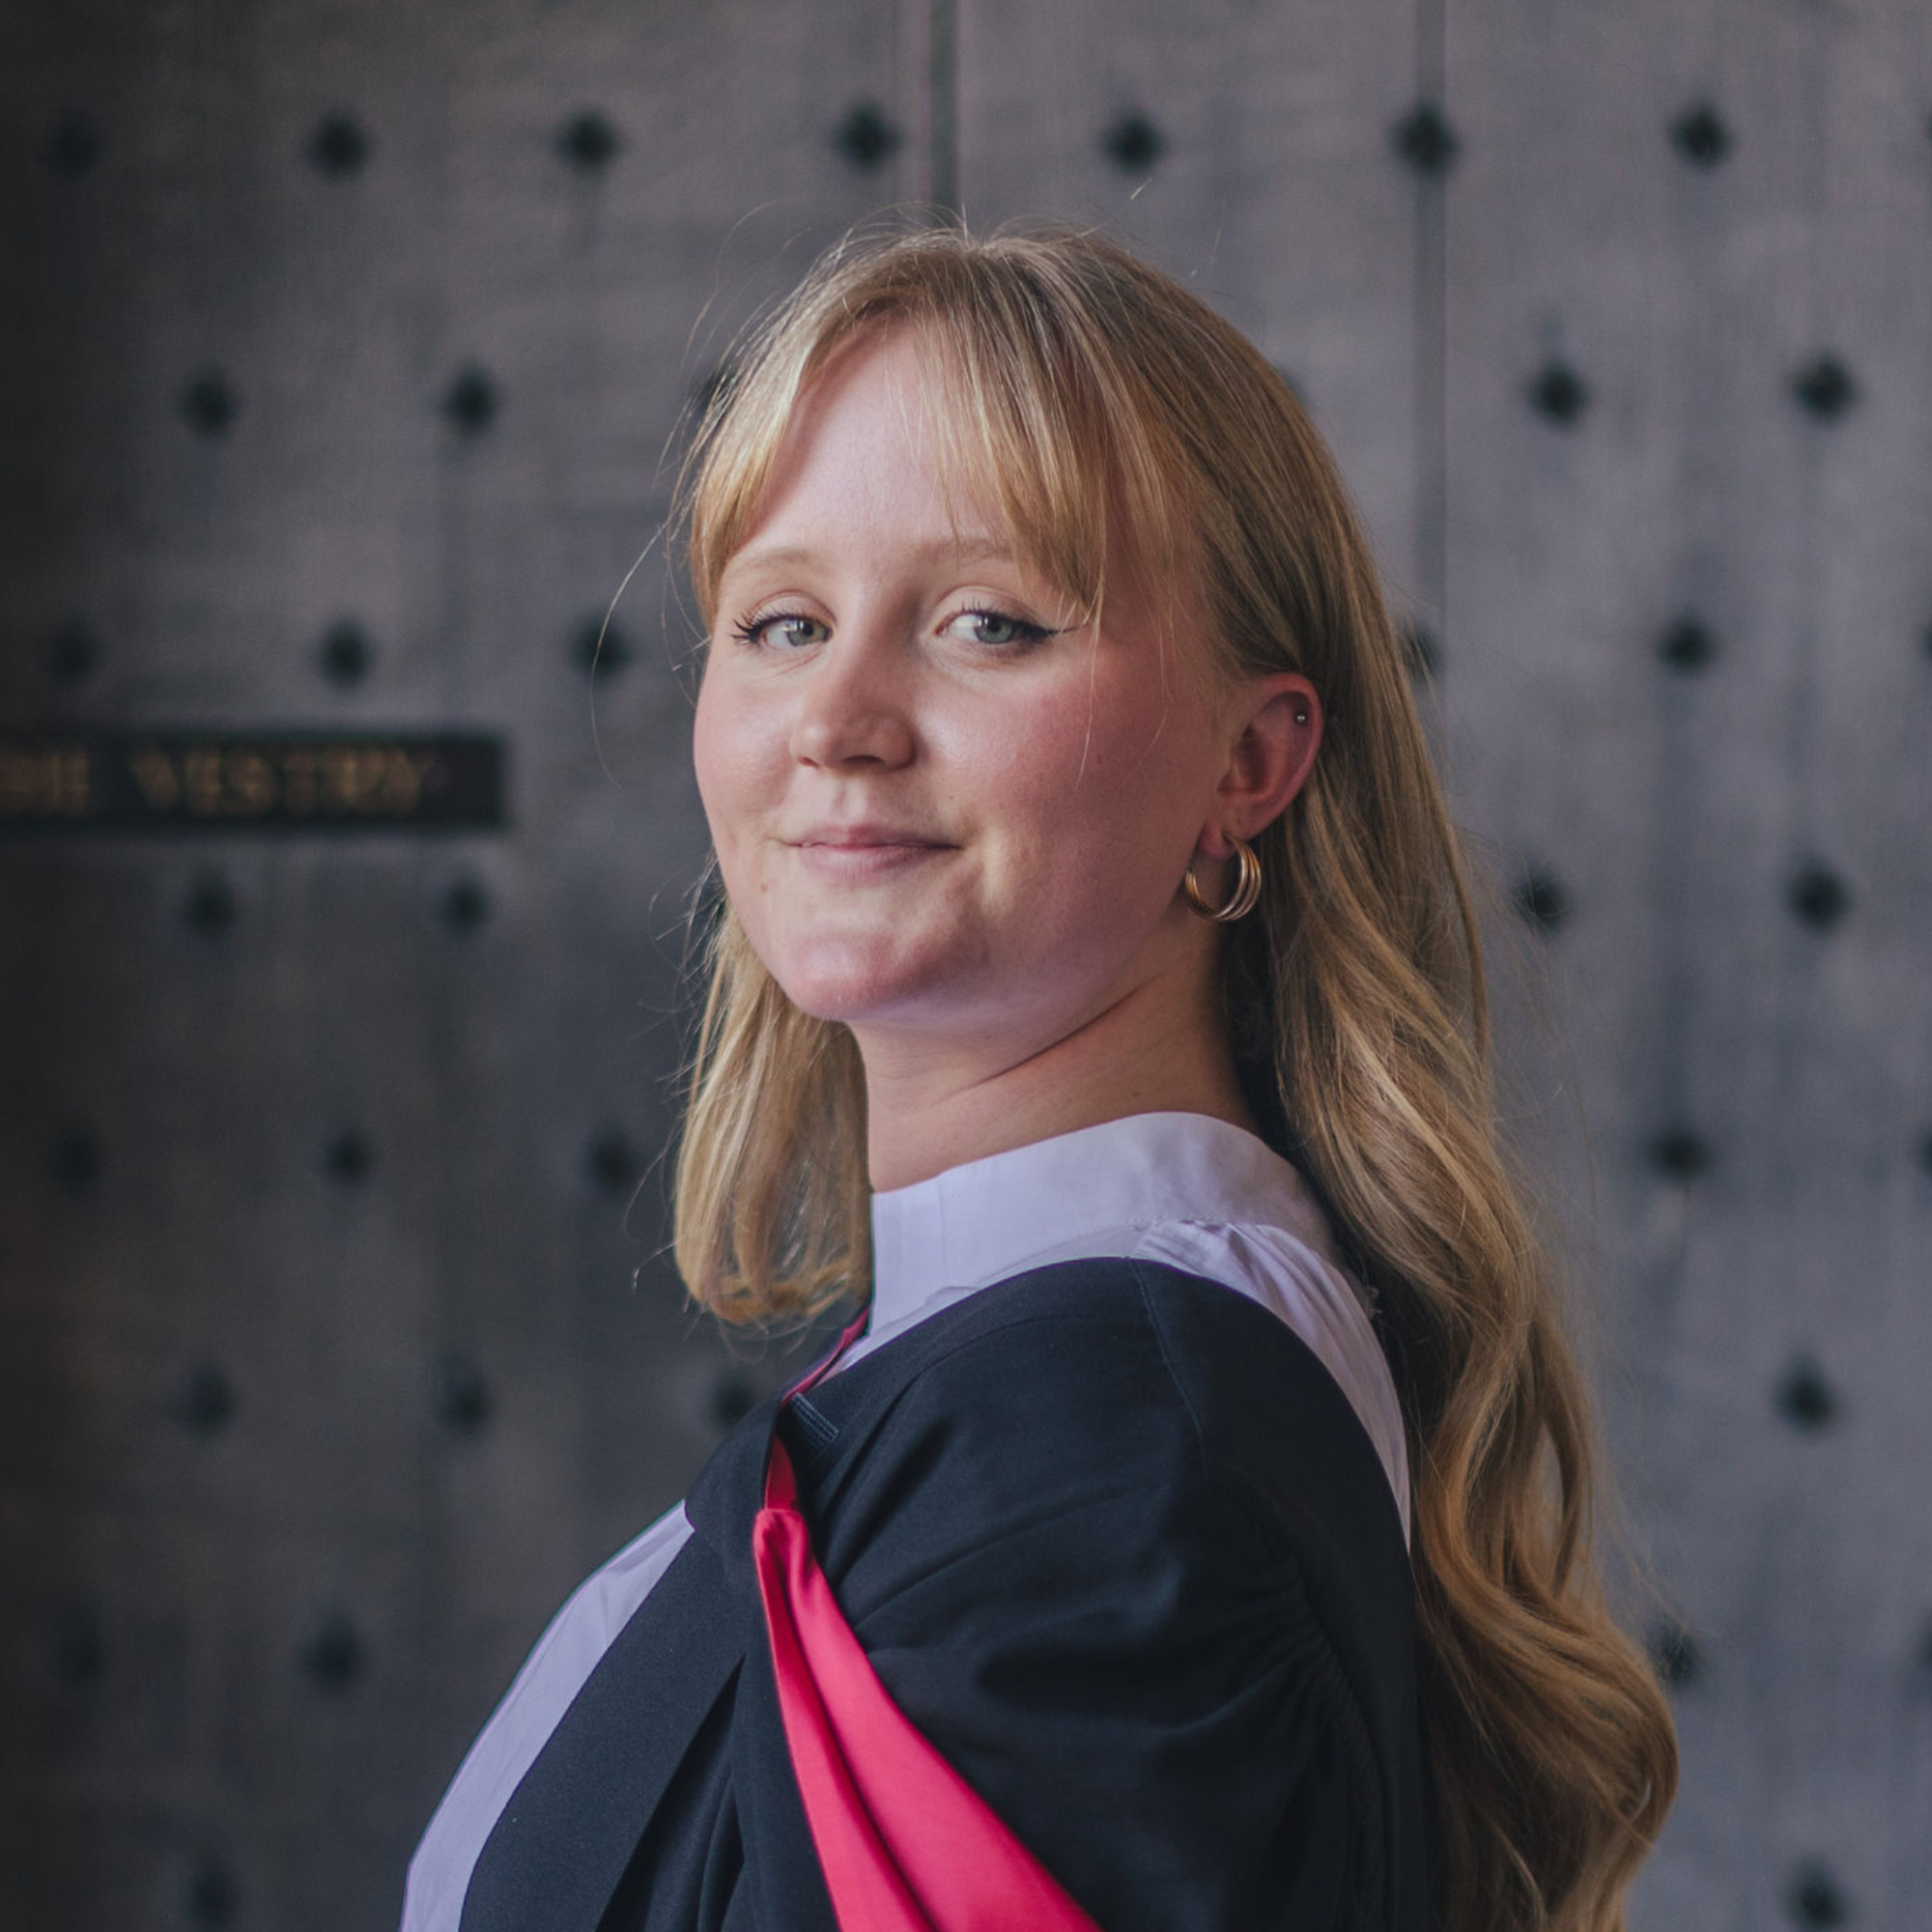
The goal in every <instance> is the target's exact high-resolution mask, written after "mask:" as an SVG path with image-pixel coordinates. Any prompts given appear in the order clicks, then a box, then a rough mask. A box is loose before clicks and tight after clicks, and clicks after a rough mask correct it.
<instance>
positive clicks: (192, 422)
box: [181, 367, 241, 437]
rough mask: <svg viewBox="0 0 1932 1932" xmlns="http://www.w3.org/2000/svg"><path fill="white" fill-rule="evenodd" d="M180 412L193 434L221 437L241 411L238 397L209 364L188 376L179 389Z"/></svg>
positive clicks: (222, 376) (226, 380)
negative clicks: (183, 385) (198, 372)
mask: <svg viewBox="0 0 1932 1932" xmlns="http://www.w3.org/2000/svg"><path fill="white" fill-rule="evenodd" d="M181 413H182V420H183V421H184V422H185V423H186V424H187V426H188V428H189V429H191V430H193V431H194V433H195V434H196V435H197V436H206V437H217V436H223V435H225V434H226V433H227V431H228V429H229V426H230V425H231V424H232V423H233V422H234V420H235V418H236V417H237V416H238V415H240V414H241V397H240V396H239V395H238V394H237V393H236V390H235V385H234V384H232V383H231V382H229V380H228V378H227V377H226V376H224V375H223V374H222V373H221V371H220V370H219V369H216V368H213V367H210V368H207V369H204V370H202V371H201V373H200V374H199V375H197V376H194V377H191V378H190V379H189V380H188V382H187V384H186V385H185V387H184V388H183V390H182V392H181Z"/></svg>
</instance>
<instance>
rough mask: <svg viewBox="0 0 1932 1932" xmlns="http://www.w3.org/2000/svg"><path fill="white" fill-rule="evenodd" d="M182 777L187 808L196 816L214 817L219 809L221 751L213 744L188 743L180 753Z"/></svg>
mask: <svg viewBox="0 0 1932 1932" xmlns="http://www.w3.org/2000/svg"><path fill="white" fill-rule="evenodd" d="M182 778H183V781H184V782H185V785H186V787H187V809H188V810H190V811H191V812H193V813H194V815H195V816H196V817H197V818H213V817H215V816H216V815H217V814H218V813H219V812H220V810H221V753H219V752H218V751H216V750H215V748H214V747H213V745H190V746H189V747H188V749H187V750H186V751H185V752H184V753H182Z"/></svg>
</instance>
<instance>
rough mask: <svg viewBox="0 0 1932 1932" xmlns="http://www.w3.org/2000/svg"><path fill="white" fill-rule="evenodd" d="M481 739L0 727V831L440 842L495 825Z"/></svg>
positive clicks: (496, 784) (495, 771)
mask: <svg viewBox="0 0 1932 1932" xmlns="http://www.w3.org/2000/svg"><path fill="white" fill-rule="evenodd" d="M503 763H504V746H503V741H502V739H501V738H500V737H497V735H495V734H494V733H476V732H438V733H427V734H421V735H418V734H415V733H407V732H394V731H179V730H170V731H130V732H125V733H123V732H116V733H102V732H98V731H79V730H76V731H61V730H50V729H45V728H36V729H33V730H26V731H10V730H7V729H5V728H0V832H141V831H157V832H187V831H195V832H239V831H262V832H384V831H389V832H404V831H421V832H445V831H448V832H454V831H472V832H473V831H497V830H499V829H500V828H501V827H502V825H503V823H504V802H503Z"/></svg>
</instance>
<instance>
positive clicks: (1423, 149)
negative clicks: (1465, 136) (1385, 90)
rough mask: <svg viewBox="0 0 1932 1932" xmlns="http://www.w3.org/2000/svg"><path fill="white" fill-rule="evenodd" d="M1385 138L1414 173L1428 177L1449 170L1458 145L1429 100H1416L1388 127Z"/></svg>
mask: <svg viewBox="0 0 1932 1932" xmlns="http://www.w3.org/2000/svg"><path fill="white" fill-rule="evenodd" d="M1389 139H1390V140H1391V141H1392V142H1394V144H1395V151H1396V153H1397V154H1399V155H1400V156H1402V157H1403V159H1404V160H1406V162H1407V163H1408V164H1409V166H1410V167H1412V168H1413V169H1414V170H1415V172H1416V173H1417V174H1419V175H1424V176H1427V177H1429V178H1430V179H1432V180H1433V179H1435V178H1437V177H1440V176H1442V175H1446V174H1447V173H1448V172H1449V170H1450V168H1451V167H1452V166H1453V165H1454V163H1455V160H1456V152H1457V150H1458V149H1459V148H1460V147H1461V146H1462V143H1461V142H1460V141H1459V140H1458V139H1457V137H1456V130H1455V128H1452V127H1451V126H1450V125H1449V123H1448V120H1447V119H1446V118H1445V116H1444V115H1443V112H1442V110H1441V108H1440V107H1438V106H1437V105H1436V104H1435V101H1433V100H1418V101H1417V102H1416V103H1415V105H1414V106H1413V107H1411V108H1410V109H1409V110H1408V112H1407V113H1406V114H1405V115H1404V116H1403V117H1402V119H1401V120H1400V121H1398V122H1397V123H1396V124H1395V126H1394V127H1393V128H1390V129H1389Z"/></svg>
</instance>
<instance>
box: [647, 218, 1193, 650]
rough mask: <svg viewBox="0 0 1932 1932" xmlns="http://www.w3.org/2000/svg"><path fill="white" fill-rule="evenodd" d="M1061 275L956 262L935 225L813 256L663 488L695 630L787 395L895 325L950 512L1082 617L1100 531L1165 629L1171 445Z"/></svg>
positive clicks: (1012, 263)
mask: <svg viewBox="0 0 1932 1932" xmlns="http://www.w3.org/2000/svg"><path fill="white" fill-rule="evenodd" d="M922 239H924V240H926V241H927V245H925V246H921V245H920V241H921V240H922ZM1066 268H1067V265H1066V264H1065V261H1064V260H1062V259H1059V258H1058V257H1057V256H1056V255H1055V253H1054V252H1053V251H1052V250H1051V249H1050V248H1047V247H1044V246H1042V245H1040V244H1039V243H1037V242H1035V241H1032V240H1030V239H1029V238H1027V237H1023V236H1010V237H1004V238H1000V239H999V240H998V241H995V242H993V243H991V244H988V248H987V250H986V251H985V252H984V253H980V254H973V255H967V254H962V253H961V252H960V251H959V250H958V248H957V246H956V242H955V241H954V239H953V238H952V237H950V236H948V235H945V234H944V233H942V234H941V235H938V236H934V237H931V238H914V239H909V240H907V241H902V242H901V243H899V244H897V245H896V246H895V248H894V249H893V250H892V251H891V252H890V253H888V254H885V255H880V256H874V257H871V258H870V259H864V258H862V259H860V260H859V261H857V262H856V263H854V262H850V261H847V260H845V259H844V258H843V257H842V256H839V255H835V256H834V257H832V258H829V259H828V260H827V261H826V262H824V263H822V264H821V265H820V267H819V269H818V270H815V271H814V273H813V274H812V276H811V277H810V279H809V280H808V281H807V282H806V284H805V285H804V286H803V287H802V288H801V289H800V290H798V291H797V292H796V293H795V294H794V296H793V297H792V298H790V299H789V300H788V301H787V302H786V303H785V304H784V305H783V307H782V308H781V309H780V310H779V311H778V312H777V313H776V314H775V315H774V316H772V317H771V318H769V319H767V321H766V322H765V323H764V324H763V325H762V326H761V327H757V328H756V329H754V330H753V333H752V335H751V337H750V339H749V340H748V341H747V342H746V343H745V344H744V345H743V346H742V351H741V355H740V357H739V358H738V359H737V361H736V364H735V367H734V369H733V370H732V371H730V372H727V374H726V375H725V378H724V379H723V381H722V382H721V383H720V384H718V385H717V387H716V389H715V391H714V393H713V395H712V397H711V399H710V402H709V403H708V405H707V408H706V411H705V414H704V417H703V419H702V421H701V423H700V425H699V428H698V431H697V435H696V440H695V442H694V445H693V449H692V454H691V457H690V459H689V461H688V462H687V465H686V469H685V477H684V482H683V485H682V487H681V489H680V493H679V494H680V500H681V504H682V507H683V514H684V517H685V519H686V522H687V525H688V537H687V542H686V560H687V565H688V568H689V571H690V578H691V583H692V588H693V591H694V594H695V595H696V599H697V604H698V610H699V613H700V615H701V616H702V618H703V621H704V625H705V627H706V629H707V630H709V629H710V628H711V627H712V625H713V624H714V623H715V621H716V618H717V597H718V586H719V582H720V581H721V580H722V578H723V576H724V573H725V566H726V565H727V564H728V563H729V561H730V559H731V557H732V556H733V555H734V554H735V553H736V552H737V551H738V550H739V548H740V547H741V546H742V545H743V543H744V541H745V539H746V537H747V535H748V534H749V533H750V530H751V527H752V525H753V520H754V519H755V518H756V516H757V513H758V508H759V505H760V502H761V500H762V498H763V496H764V493H765V491H766V489H767V487H768V485H769V483H770V480H771V476H772V472H773V469H775V467H776V465H777V463H778V460H779V456H780V452H781V449H782V448H783V445H784V440H785V436H786V434H787V432H788V430H789V428H790V426H791V424H792V421H793V420H794V417H795V415H796V412H797V410H798V407H799V405H800V403H801V402H802V400H803V399H804V397H805V395H806V393H807V391H808V390H809V389H810V385H811V384H813V383H814V382H815V381H816V380H818V379H819V378H820V377H821V376H822V375H824V374H825V373H826V371H827V370H829V369H830V367H831V366H832V364H833V363H834V362H835V361H836V360H838V357H839V356H840V355H843V354H844V353H846V352H847V351H848V350H850V349H852V348H854V347H855V346H857V345H858V344H859V343H860V342H862V341H866V340H875V339H877V338H878V337H879V336H881V335H882V334H885V333H887V332H890V331H896V330H897V329H900V328H904V329H906V330H908V331H909V332H910V335H911V337H912V340H913V342H914V344H915V348H916V353H917V355H918V359H919V366H920V374H921V384H920V387H921V397H920V400H921V406H922V411H923V425H922V427H923V430H924V432H925V435H926V438H927V440H928V444H929V446H930V448H931V449H932V450H933V452H934V455H935V459H936V461H937V464H938V468H939V473H940V481H941V486H942V489H943V490H944V492H945V494H946V497H947V498H948V500H949V503H950V504H951V505H952V512H953V517H954V522H955V524H956V523H957V522H958V521H959V519H960V511H961V508H962V506H965V505H971V506H973V507H974V508H976V509H980V510H982V511H990V512H992V513H993V514H995V515H997V517H998V519H999V523H1000V526H1001V528H1002V531H1003V533H1004V535H1005V538H1006V541H1007V544H1008V546H1009V549H1010V550H1011V552H1012V554H1013V556H1014V558H1015V560H1016V561H1017V562H1018V563H1019V564H1020V565H1021V567H1022V568H1023V569H1025V570H1026V571H1027V572H1028V573H1029V574H1030V575H1032V576H1034V577H1037V578H1038V579H1040V580H1042V581H1043V582H1045V583H1047V584H1049V585H1050V586H1051V587H1052V588H1053V589H1054V590H1055V591H1057V592H1058V593H1059V594H1061V595H1062V596H1064V597H1065V598H1066V599H1067V600H1068V601H1069V602H1070V603H1071V604H1073V605H1074V606H1075V608H1076V609H1077V610H1078V611H1079V612H1080V614H1081V616H1082V618H1083V619H1084V620H1086V621H1089V622H1098V621H1099V619H1100V615H1101V611H1102V608H1103V604H1104V598H1105V589H1106V582H1107V577H1108V572H1109V554H1108V553H1109V541H1110V537H1111V538H1112V540H1113V541H1115V542H1117V543H1118V544H1120V545H1121V547H1122V550H1123V551H1124V552H1125V553H1126V554H1127V555H1129V556H1130V557H1131V558H1132V559H1133V560H1134V563H1135V566H1136V567H1135V570H1134V575H1135V577H1136V579H1137V581H1138V582H1141V583H1142V584H1144V585H1145V586H1146V587H1147V589H1148V590H1149V592H1150V594H1152V595H1156V596H1161V597H1164V598H1166V599H1167V600H1168V602H1167V606H1166V608H1164V609H1163V610H1162V611H1160V613H1159V614H1160V616H1161V617H1162V619H1163V620H1164V621H1163V622H1162V624H1161V630H1162V633H1163V635H1172V633H1173V630H1174V626H1175V623H1176V621H1177V619H1178V614H1179V613H1178V611H1177V610H1176V609H1175V608H1174V598H1173V595H1172V593H1173V592H1174V591H1175V589H1176V586H1179V585H1180V584H1183V583H1185V582H1191V581H1192V579H1193V576H1194V574H1195V573H1194V566H1195V563H1196V559H1195V558H1194V557H1192V556H1191V555H1188V554H1183V552H1182V549H1181V532H1182V531H1184V530H1185V529H1186V528H1187V526H1188V520H1187V518H1186V517H1185V515H1183V514H1182V510H1183V506H1182V504H1181V503H1180V501H1179V497H1178V495H1177V493H1176V491H1175V489H1174V487H1173V484H1172V482H1171V480H1170V479H1172V478H1173V477H1175V476H1176V475H1178V474H1180V473H1183V463H1182V452H1181V451H1180V449H1179V446H1178V445H1173V446H1170V445H1171V444H1172V439H1167V438H1163V437H1162V435H1161V433H1160V431H1161V425H1162V412H1159V411H1158V410H1156V409H1152V408H1150V407H1149V404H1150V400H1151V399H1150V397H1149V395H1148V393H1147V390H1148V376H1147V373H1146V371H1145V370H1144V368H1143V367H1141V366H1140V364H1139V363H1138V362H1137V360H1136V358H1135V357H1134V356H1133V355H1132V354H1131V353H1130V352H1129V353H1124V354H1123V353H1122V351H1123V350H1125V349H1126V348H1127V345H1125V344H1124V343H1122V341H1121V340H1119V339H1118V327H1119V326H1118V318H1117V316H1116V317H1110V316H1109V314H1108V309H1109V306H1110V305H1109V303H1108V301H1107V299H1106V297H1107V291H1106V290H1105V289H1104V288H1101V287H1098V286H1095V287H1084V286H1082V285H1081V283H1080V281H1079V279H1078V278H1076V277H1073V276H1070V275H1068V274H1067V272H1066ZM741 371H742V372H745V373H743V374H741V373H739V372H741Z"/></svg>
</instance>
